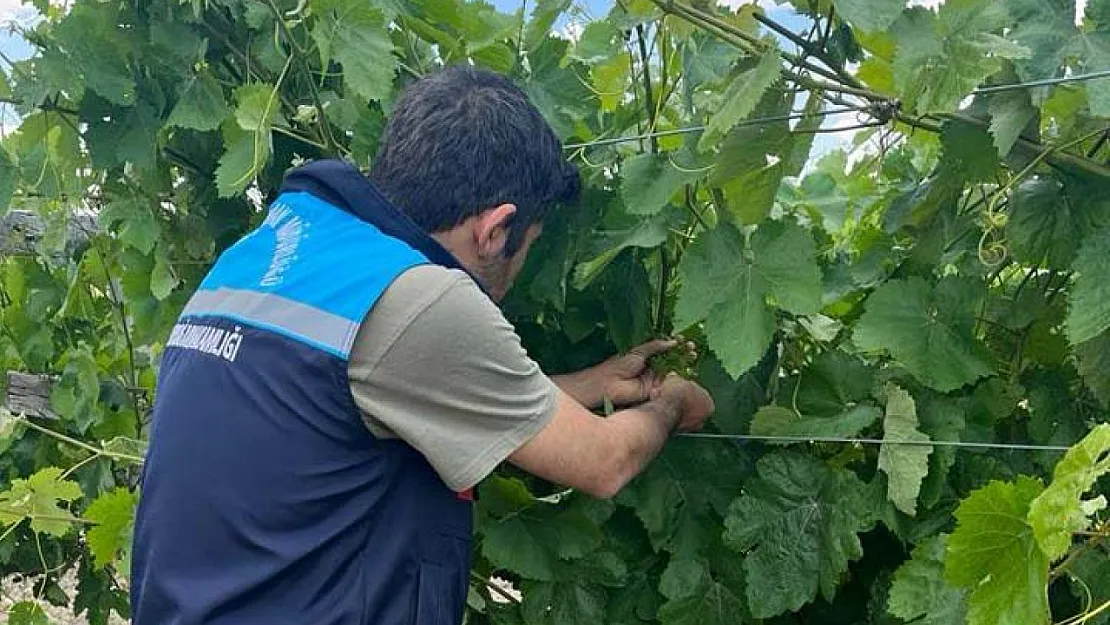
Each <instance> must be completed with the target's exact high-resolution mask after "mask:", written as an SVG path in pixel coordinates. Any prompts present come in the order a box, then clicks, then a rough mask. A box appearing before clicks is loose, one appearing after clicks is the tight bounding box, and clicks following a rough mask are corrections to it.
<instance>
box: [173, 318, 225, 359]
mask: <svg viewBox="0 0 1110 625" xmlns="http://www.w3.org/2000/svg"><path fill="white" fill-rule="evenodd" d="M242 329H243V328H242V327H241V326H235V330H234V331H229V330H225V329H223V328H215V327H212V326H205V325H199V324H192V323H179V324H177V325H176V326H174V327H173V332H171V333H170V339H169V340H168V341H166V347H180V348H182V349H191V350H193V351H198V352H203V353H205V354H210V355H212V356H219V357H220V358H223V359H224V360H226V361H228V362H235V358H236V357H237V356H238V355H239V348H240V347H242V346H243V335H242V333H241V332H240V330H242Z"/></svg>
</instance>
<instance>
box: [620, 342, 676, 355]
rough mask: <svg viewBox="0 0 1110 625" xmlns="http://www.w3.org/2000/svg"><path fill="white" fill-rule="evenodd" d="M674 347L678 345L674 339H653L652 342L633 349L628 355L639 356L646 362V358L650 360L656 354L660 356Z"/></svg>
mask: <svg viewBox="0 0 1110 625" xmlns="http://www.w3.org/2000/svg"><path fill="white" fill-rule="evenodd" d="M676 345H678V341H677V340H675V339H655V340H653V341H648V342H647V343H644V344H643V345H639V346H637V347H633V348H632V349H631V350H630V351H629V352H628V353H629V354H630V355H635V356H639V357H641V358H643V359H645V360H647V359H648V358H651V357H652V356H655V355H656V354H662V353H663V352H665V351H667V350H669V349H672V348H674V347H675V346H676Z"/></svg>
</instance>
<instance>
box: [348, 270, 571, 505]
mask: <svg viewBox="0 0 1110 625" xmlns="http://www.w3.org/2000/svg"><path fill="white" fill-rule="evenodd" d="M349 377H350V385H351V392H352V395H353V396H354V399H355V403H356V404H357V405H358V407H359V408H360V409H361V410H362V411H363V412H364V413H365V415H366V418H367V423H368V425H371V426H372V427H371V429H372V430H376V431H379V432H380V431H383V430H385V431H388V432H389V433H391V434H392V435H395V436H396V437H399V438H401V439H403V440H405V441H406V442H407V443H408V444H410V445H412V446H413V447H415V448H416V449H417V450H419V451H420V452H421V453H422V454H423V455H424V457H425V458H427V459H428V461H429V462H430V463H431V465H432V466H433V467H434V468H435V470H436V472H437V473H438V474H439V475H440V477H441V478H442V479H443V481H444V482H445V483H446V484H447V486H448V487H450V488H451V489H452V490H455V491H463V490H466V489H468V488H471V487H473V486H474V485H475V484H477V483H478V482H479V481H481V480H482V479H483V478H484V477H485V476H487V475H489V473H490V472H491V471H493V469H494V468H495V467H497V465H498V464H500V463H501V462H502V461H504V460H505V459H506V458H507V457H508V456H509V455H510V454H511V453H512V452H513V451H515V450H516V449H517V448H519V447H520V446H521V445H522V444H524V443H525V442H527V441H528V440H529V439H531V438H532V437H533V436H535V435H536V434H537V433H539V431H540V430H541V429H543V427H544V426H545V425H547V422H548V421H549V420H550V419H551V417H552V415H553V414H554V411H555V404H556V398H557V396H558V391H557V388H556V386H555V384H554V383H553V382H552V381H551V380H550V378H548V377H547V376H546V375H544V374H543V372H542V371H541V370H540V368H539V366H538V365H537V364H536V363H535V361H533V360H532V359H531V358H529V356H528V354H527V353H526V352H525V350H524V348H523V346H522V345H521V343H520V338H519V337H518V336H517V334H516V331H515V330H514V329H513V327H512V325H511V324H510V323H509V322H508V320H506V319H505V317H504V316H503V315H502V314H501V311H500V310H499V309H498V308H497V306H496V305H494V303H493V302H492V301H490V299H489V298H488V297H486V295H485V294H484V293H482V291H481V290H480V289H479V288H478V286H477V285H476V284H475V283H474V282H473V281H472V280H471V279H470V278H469V276H467V275H466V274H464V273H462V272H458V271H451V270H446V269H444V268H442V267H427V266H425V267H417V268H415V269H410V270H409V271H407V272H405V273H404V274H402V275H401V276H400V277H399V278H398V279H397V280H396V281H395V282H394V284H393V285H391V286H390V288H389V289H387V290H386V292H385V293H384V294H383V295H382V298H381V299H380V300H379V301H378V303H377V304H376V305H375V307H374V310H372V311H371V313H370V314H369V315H368V317H367V319H366V321H365V322H364V323H363V325H362V328H361V329H360V331H359V335H358V336H357V337H356V339H355V345H354V348H353V350H352V355H351V362H350V365H349Z"/></svg>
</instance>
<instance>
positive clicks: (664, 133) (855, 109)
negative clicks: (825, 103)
mask: <svg viewBox="0 0 1110 625" xmlns="http://www.w3.org/2000/svg"><path fill="white" fill-rule="evenodd" d="M870 108H871V106H870V105H866V106H865V105H860V106H845V107H842V108H837V109H829V110H827V111H817V112H815V113H805V112H801V113H790V114H787V115H773V116H770V117H757V118H755V119H746V120H743V121H739V122H737V123H736V124H734V125H733V128H740V127H743V126H758V125H760V124H770V123H774V122H785V121H790V120H794V119H804V118H807V117H828V116H830V115H841V114H844V113H861V112H863V111H867V110H869V109H870ZM705 129H706V126H687V127H684V128H673V129H671V130H659V131H656V132H648V133H644V134H642V135H633V136H630V137H611V138H609V139H598V140H597V141H587V142H585V143H569V144H567V145H564V146H563V149H564V150H577V149H580V148H593V147H600V146H605V145H615V144H617V143H631V142H633V141H640V140H642V139H653V138H658V137H669V136H671V135H682V134H689V133H691V132H701V131H703V130H705Z"/></svg>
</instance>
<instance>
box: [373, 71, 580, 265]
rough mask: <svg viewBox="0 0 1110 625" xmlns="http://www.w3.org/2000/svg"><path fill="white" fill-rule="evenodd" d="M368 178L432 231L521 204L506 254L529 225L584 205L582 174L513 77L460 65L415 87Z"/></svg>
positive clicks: (407, 92)
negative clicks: (567, 207)
mask: <svg viewBox="0 0 1110 625" xmlns="http://www.w3.org/2000/svg"><path fill="white" fill-rule="evenodd" d="M370 179H371V180H373V182H374V184H375V185H376V186H377V187H378V188H379V189H380V190H381V191H382V193H383V194H384V195H385V196H386V198H388V199H389V200H390V201H391V202H393V204H395V205H396V206H397V207H398V208H399V209H401V210H402V211H404V212H405V213H406V214H407V215H408V216H409V217H410V218H411V219H412V220H413V221H415V222H416V223H417V224H418V225H419V226H420V227H422V228H423V229H424V230H425V231H427V232H432V233H434V232H441V231H444V230H449V229H451V228H453V227H455V226H457V225H458V224H460V223H462V222H463V221H465V220H466V219H467V218H469V217H471V216H473V215H477V214H479V213H481V212H482V211H484V210H487V209H490V208H493V207H495V206H498V205H500V204H515V205H516V207H517V213H516V215H515V216H514V218H513V220H512V222H511V223H510V230H509V241H508V246H507V250H506V251H507V253H508V254H510V255H511V254H514V253H516V251H517V250H518V249H519V246H520V245H521V243H522V242H523V239H524V233H525V232H526V231H527V230H528V228H529V226H531V225H533V224H535V223H537V222H540V221H542V220H543V219H544V217H545V216H546V215H547V214H548V213H549V212H550V211H551V209H552V208H553V207H555V206H557V205H561V204H570V203H573V202H575V201H577V199H578V194H579V190H580V182H579V175H578V170H577V169H576V168H575V167H574V166H573V165H571V164H570V163H568V162H567V161H566V159H564V158H563V151H562V145H561V144H560V142H559V139H558V138H557V137H556V136H555V133H554V131H553V130H552V129H551V126H549V125H548V124H547V122H546V121H545V120H544V119H543V116H542V115H540V112H539V111H538V110H537V109H536V107H535V106H533V105H532V103H531V102H530V101H529V100H528V97H527V96H526V95H525V94H524V92H523V91H522V90H521V89H520V88H519V87H517V86H516V85H514V84H513V83H512V82H510V81H509V80H508V79H506V78H504V77H503V76H499V75H497V74H494V73H491V72H487V71H482V70H479V69H475V68H473V67H469V66H454V67H450V68H447V69H444V70H441V71H439V72H437V73H435V74H432V75H430V76H427V77H425V78H422V79H420V80H418V81H416V82H414V83H412V84H411V85H410V86H409V87H408V88H406V89H405V91H404V93H403V94H402V95H401V97H400V99H399V100H398V101H397V103H396V105H395V107H394V109H393V114H392V116H391V117H390V120H389V123H388V124H387V125H386V128H385V133H384V137H383V139H382V143H381V146H380V147H379V149H378V154H377V157H376V158H375V160H374V162H373V165H372V167H371V170H370Z"/></svg>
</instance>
